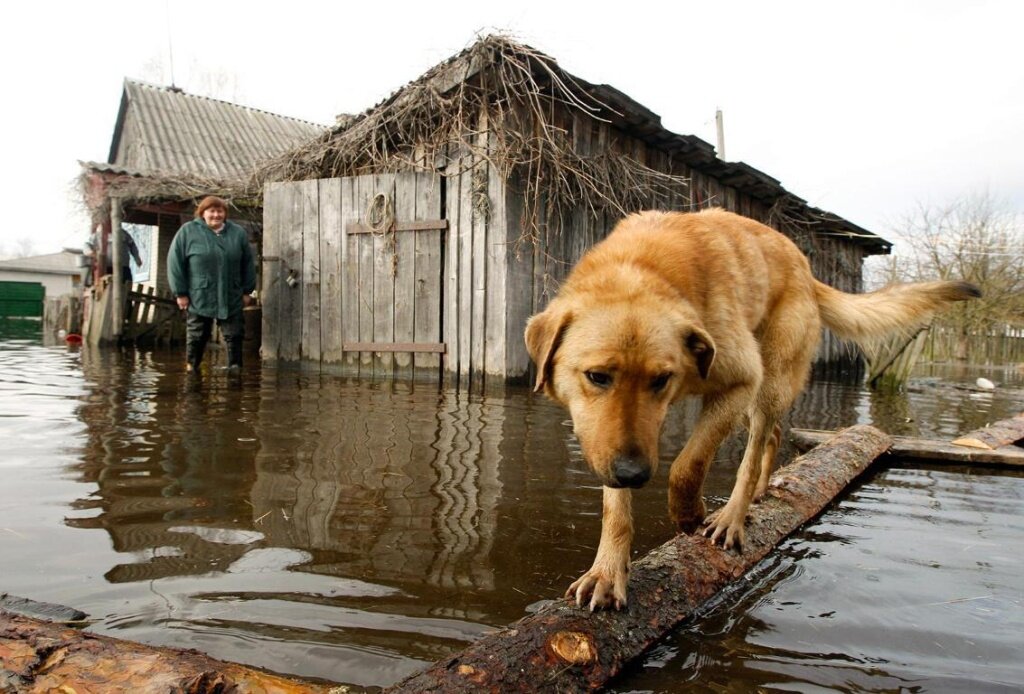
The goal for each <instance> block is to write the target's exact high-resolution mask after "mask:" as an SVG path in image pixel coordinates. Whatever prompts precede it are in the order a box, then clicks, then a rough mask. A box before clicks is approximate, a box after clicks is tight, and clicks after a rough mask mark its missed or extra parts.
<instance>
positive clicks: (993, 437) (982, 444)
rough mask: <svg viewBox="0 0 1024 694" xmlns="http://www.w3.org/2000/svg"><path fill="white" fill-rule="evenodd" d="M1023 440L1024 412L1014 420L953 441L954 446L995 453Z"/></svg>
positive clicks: (999, 423)
mask: <svg viewBox="0 0 1024 694" xmlns="http://www.w3.org/2000/svg"><path fill="white" fill-rule="evenodd" d="M1021 439H1024V412H1022V413H1021V414H1019V415H1017V416H1016V417H1013V418H1012V419H1004V420H1002V421H1000V422H995V423H994V424H989V425H988V426H987V427H985V428H984V429H976V430H975V431H972V432H970V433H968V434H964V435H963V436H961V437H960V438H958V439H956V440H955V441H953V445H954V446H966V447H968V448H980V449H982V450H987V451H994V450H996V449H998V448H1002V447H1003V446H1009V445H1010V444H1013V443H1017V442H1018V441H1020V440H1021Z"/></svg>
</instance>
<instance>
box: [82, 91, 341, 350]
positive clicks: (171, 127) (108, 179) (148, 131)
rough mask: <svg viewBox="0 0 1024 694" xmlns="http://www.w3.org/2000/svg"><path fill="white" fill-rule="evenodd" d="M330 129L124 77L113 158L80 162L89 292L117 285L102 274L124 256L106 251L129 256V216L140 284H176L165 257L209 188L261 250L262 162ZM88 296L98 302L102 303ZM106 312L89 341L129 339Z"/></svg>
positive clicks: (151, 287)
mask: <svg viewBox="0 0 1024 694" xmlns="http://www.w3.org/2000/svg"><path fill="white" fill-rule="evenodd" d="M324 130H325V127H324V126H321V125H317V124H314V123H308V122H306V121H302V120H298V119H295V118H288V117H285V116H279V115H276V114H273V113H268V112H266V111H261V110H258V109H254V108H248V107H246V106H240V105H238V104H233V103H229V102H226V101H221V100H218V99H211V98H207V97H202V96H196V95H194V94H188V93H186V92H184V91H182V90H181V89H179V88H177V87H159V86H155V85H151V84H146V83H144V82H139V81H136V80H129V79H126V80H125V82H124V91H123V92H122V96H121V105H120V108H119V109H118V114H117V120H116V122H115V125H114V134H113V138H112V140H111V144H110V155H109V157H108V159H107V161H106V162H82V169H83V173H82V176H81V188H82V195H83V198H84V200H85V203H86V206H87V208H88V209H89V211H90V214H91V218H92V224H93V230H92V231H93V232H94V236H95V238H96V241H95V244H94V245H95V253H96V257H95V263H94V267H95V272H96V278H95V283H94V286H93V290H92V294H93V295H94V296H93V297H92V298H99V296H101V295H102V293H103V289H104V288H105V287H107V286H111V287H112V288H115V289H116V288H117V287H119V286H120V283H118V282H110V281H103V280H102V278H101V275H102V274H103V273H104V272H105V269H106V268H107V267H113V268H114V273H115V274H119V272H120V265H121V263H117V262H113V263H111V262H108V259H109V258H110V257H111V256H113V255H114V254H115V253H116V254H117V255H118V257H119V258H120V257H122V256H121V255H120V254H121V253H122V252H123V250H122V249H120V248H115V245H117V242H118V236H117V235H113V236H112V235H111V233H110V230H111V229H112V228H120V227H121V226H122V224H128V225H135V226H134V227H132V228H133V231H135V233H136V234H141V235H143V237H144V238H137V242H138V243H139V245H140V246H142V247H144V250H146V251H147V253H148V255H147V258H146V259H147V260H148V261H149V262H148V263H147V268H146V270H147V272H146V273H145V278H144V279H143V280H142V281H141V282H140V284H141V285H142V287H143V289H144V291H146V292H147V293H148V294H153V295H156V296H159V295H161V294H165V293H167V292H169V290H170V287H169V284H168V280H167V263H166V258H167V250H168V248H169V246H170V243H171V239H172V238H173V237H174V234H175V232H176V231H177V230H178V228H179V227H180V226H181V225H182V224H183V223H184V222H186V221H188V220H189V219H191V218H192V216H193V212H194V210H195V206H196V203H197V202H198V200H200V199H201V198H203V197H205V196H206V195H211V194H212V195H220V196H222V197H224V198H226V199H227V200H228V201H229V203H230V204H231V206H232V209H231V210H230V212H229V216H230V217H231V218H232V220H234V221H237V222H240V223H241V224H242V225H243V226H245V227H246V228H247V229H248V230H249V232H250V238H251V240H252V241H253V243H254V245H255V246H256V247H257V250H258V248H259V245H260V243H261V238H262V225H263V218H262V210H261V209H260V190H259V188H258V187H254V184H253V174H254V172H255V171H256V170H257V167H258V165H259V164H260V163H261V162H263V161H265V160H267V159H270V158H272V157H274V156H277V155H279V154H280V153H281V152H284V151H287V150H288V149H290V148H292V147H294V146H296V145H297V144H299V143H301V142H304V141H307V140H309V139H310V138H312V137H315V136H316V135H318V134H320V133H322V132H324ZM87 298H88V297H87ZM87 303H89V304H92V306H93V307H95V308H97V309H99V308H100V303H101V302H100V301H96V302H89V301H87ZM114 303H116V304H118V305H120V304H121V303H122V302H121V301H118V302H114ZM101 313H103V314H104V315H105V316H106V320H105V321H102V322H103V323H104V324H105V326H104V328H103V329H96V330H90V331H89V332H90V336H89V337H92V338H94V339H92V340H91V341H93V342H100V341H103V342H106V341H117V340H118V339H119V338H122V337H128V338H130V337H131V336H130V335H124V334H122V329H123V327H124V326H123V325H122V322H121V321H120V320H116V319H114V320H112V319H111V318H110V314H111V313H113V312H112V311H110V312H107V311H106V309H105V308H104V309H102V310H101ZM87 315H88V314H87ZM125 318H126V319H127V318H130V316H125ZM93 327H96V326H93Z"/></svg>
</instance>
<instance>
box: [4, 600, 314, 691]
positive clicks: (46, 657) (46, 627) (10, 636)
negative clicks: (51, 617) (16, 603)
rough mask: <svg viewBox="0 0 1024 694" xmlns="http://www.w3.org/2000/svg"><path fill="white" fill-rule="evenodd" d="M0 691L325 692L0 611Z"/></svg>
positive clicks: (178, 652) (209, 660)
mask: <svg viewBox="0 0 1024 694" xmlns="http://www.w3.org/2000/svg"><path fill="white" fill-rule="evenodd" d="M5 685H6V687H9V689H8V688H6V687H5ZM0 690H2V691H5V692H6V691H12V692H15V691H17V692H112V691H118V692H182V694H213V692H262V693H263V694H327V692H329V691H330V690H331V687H330V686H328V685H323V684H315V683H312V682H304V681H302V680H298V679H290V678H286V677H280V676H277V675H271V674H268V673H266V672H260V671H259V670H254V669H252V668H248V667H245V666H244V665H237V664H234V663H226V662H223V661H220V660H215V659H213V658H209V657H207V656H205V655H202V654H201V653H199V652H197V651H192V650H188V651H186V650H180V649H177V648H157V647H153V646H144V645H142V644H137V643H131V642H130V641H122V640H120V639H115V638H111V637H109V636H101V635H98V634H90V633H88V632H83V631H79V630H77V629H70V628H68V627H65V626H61V625H59V624H53V623H50V622H43V621H39V620H36V619H32V618H30V617H25V616H21V615H16V614H13V613H11V612H5V611H3V610H0Z"/></svg>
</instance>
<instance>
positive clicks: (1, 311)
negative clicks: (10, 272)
mask: <svg viewBox="0 0 1024 694" xmlns="http://www.w3.org/2000/svg"><path fill="white" fill-rule="evenodd" d="M45 296H46V288H45V287H43V285H42V283H41V282H4V281H0V318H42V317H43V298H44V297H45Z"/></svg>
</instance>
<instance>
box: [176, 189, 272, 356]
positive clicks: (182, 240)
mask: <svg viewBox="0 0 1024 694" xmlns="http://www.w3.org/2000/svg"><path fill="white" fill-rule="evenodd" d="M227 216H228V208H227V203H225V202H224V201H223V200H222V199H221V198H218V197H216V196H214V195H210V196H207V197H205V198H203V200H202V201H201V202H200V203H199V206H198V207H197V208H196V218H195V219H193V220H192V221H190V222H186V223H185V224H183V225H182V227H181V228H180V229H178V233H177V234H175V236H174V240H173V241H171V249H170V251H169V252H168V257H167V258H168V259H167V272H168V275H169V279H170V282H171V291H173V292H174V294H175V296H176V297H177V301H178V308H180V309H182V310H183V311H186V310H187V311H188V319H187V324H186V325H187V328H186V337H185V359H186V362H187V365H186V368H187V369H188V370H189V371H192V372H196V373H198V372H199V367H200V365H201V364H202V363H203V353H204V352H205V351H206V343H207V342H209V340H210V334H211V332H212V330H213V321H214V320H216V321H217V325H219V326H220V329H221V333H222V334H223V335H224V339H225V340H226V341H227V343H228V368H229V369H240V368H241V367H242V340H243V338H244V337H245V321H244V319H243V317H242V308H243V307H244V306H248V305H249V304H251V303H252V297H251V296H250V295H251V294H252V292H253V290H254V289H255V288H256V266H255V263H254V262H253V257H252V249H251V248H250V247H249V238H248V236H247V235H246V233H245V230H244V229H243V228H242V227H240V226H238V225H237V224H235V223H234V222H229V221H228V219H227Z"/></svg>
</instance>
